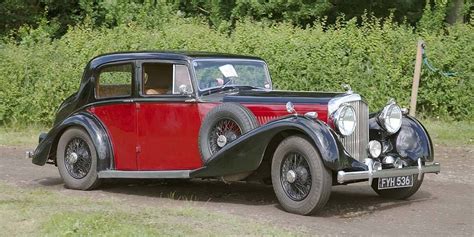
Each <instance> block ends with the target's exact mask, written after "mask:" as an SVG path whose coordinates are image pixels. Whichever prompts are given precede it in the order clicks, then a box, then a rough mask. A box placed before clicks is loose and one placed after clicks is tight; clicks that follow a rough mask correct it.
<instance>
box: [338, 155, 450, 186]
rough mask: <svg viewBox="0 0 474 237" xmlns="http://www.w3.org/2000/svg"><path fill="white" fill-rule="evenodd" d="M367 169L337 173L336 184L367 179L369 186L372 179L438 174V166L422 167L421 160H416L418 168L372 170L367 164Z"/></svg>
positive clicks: (434, 164)
mask: <svg viewBox="0 0 474 237" xmlns="http://www.w3.org/2000/svg"><path fill="white" fill-rule="evenodd" d="M367 166H368V167H369V170H368V171H354V172H345V171H339V172H337V182H338V183H340V184H343V183H346V182H349V181H354V180H364V179H368V180H369V184H372V179H374V178H384V177H396V176H405V175H412V174H418V179H420V178H421V174H424V173H436V174H437V173H439V172H440V170H441V169H440V167H441V166H440V164H439V163H437V162H436V163H433V164H430V165H422V163H421V159H418V166H411V167H405V168H399V169H397V168H392V169H385V170H373V169H372V164H371V163H369V164H367Z"/></svg>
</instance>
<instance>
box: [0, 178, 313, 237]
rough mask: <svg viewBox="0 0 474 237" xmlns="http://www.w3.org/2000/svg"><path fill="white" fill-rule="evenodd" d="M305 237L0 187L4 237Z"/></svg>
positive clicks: (238, 221)
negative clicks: (251, 236)
mask: <svg viewBox="0 0 474 237" xmlns="http://www.w3.org/2000/svg"><path fill="white" fill-rule="evenodd" d="M295 228H296V227H295ZM304 234H305V233H304V232H302V230H299V229H294V230H288V229H282V228H280V227H278V226H274V225H272V224H269V223H265V222H264V221H263V220H262V221H261V220H255V219H249V218H243V217H239V216H233V215H230V214H225V213H216V212H211V211H209V210H206V209H204V208H202V207H196V206H194V205H193V203H192V202H187V203H185V204H184V205H181V206H179V207H176V208H172V207H159V206H150V205H144V204H139V203H133V204H130V203H125V201H119V200H117V199H113V198H109V199H107V198H100V199H99V200H98V199H97V198H87V197H83V196H82V197H81V196H76V195H74V194H71V193H68V194H61V193H58V192H53V191H49V190H45V189H40V188H36V189H31V188H20V187H17V186H11V185H8V184H5V183H1V182H0V236H7V235H14V236H162V235H172V236H177V235H178V236H188V235H193V236H196V235H197V236H222V235H224V236H228V235H278V236H280V235H283V236H288V235H304Z"/></svg>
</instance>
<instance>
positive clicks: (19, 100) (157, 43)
mask: <svg viewBox="0 0 474 237" xmlns="http://www.w3.org/2000/svg"><path fill="white" fill-rule="evenodd" d="M414 32H415V31H414V29H413V28H411V27H408V26H403V25H402V26H400V25H397V24H393V23H390V21H387V22H385V23H383V24H382V23H380V22H379V21H369V20H365V22H364V23H363V25H362V26H357V24H356V23H355V21H349V22H347V23H345V24H337V25H336V26H333V27H329V28H327V27H325V26H324V24H320V25H315V26H314V27H312V28H308V29H301V28H297V27H293V26H292V25H289V24H276V25H266V24H263V23H255V22H250V21H248V22H240V23H238V24H237V25H236V28H235V30H234V31H233V32H232V33H231V34H227V33H221V32H220V31H218V30H213V29H210V28H209V27H208V26H207V24H206V23H204V22H201V21H199V20H196V19H184V18H179V17H173V18H172V20H170V21H166V22H151V23H147V24H144V23H141V24H138V23H134V22H131V23H128V24H121V25H119V26H117V27H114V28H112V29H107V28H98V29H94V28H93V27H90V26H89V25H88V24H83V25H82V26H78V27H74V28H70V29H69V30H68V32H67V33H66V34H65V35H64V36H63V37H62V38H60V39H57V40H52V41H51V40H50V38H49V36H48V34H47V27H45V26H40V27H39V28H38V29H34V30H29V31H28V33H26V34H24V36H23V38H22V41H21V42H20V43H18V42H14V41H13V40H5V42H4V43H3V44H1V45H0V58H1V60H0V83H1V87H0V99H1V100H0V124H30V123H41V124H49V123H50V122H51V121H52V119H53V116H54V114H55V110H56V108H57V107H58V106H59V104H60V103H61V102H62V100H63V99H64V98H65V97H67V96H68V95H69V94H71V93H73V92H74V91H76V90H77V88H78V86H79V82H80V78H81V75H82V70H83V68H84V66H85V65H86V63H87V62H88V60H90V59H91V58H92V57H94V56H96V55H98V54H102V53H107V52H113V51H124V50H165V49H166V50H169V49H178V50H205V51H216V52H230V53H238V54H248V55H256V56H260V57H262V58H264V59H265V60H266V61H267V62H268V64H269V67H270V70H271V75H272V77H273V80H274V84H275V85H276V87H277V88H278V89H288V90H305V91H308V90H320V91H341V87H340V85H341V84H342V83H348V84H350V85H351V86H352V88H353V90H354V91H356V92H357V93H360V94H362V95H363V96H365V97H366V98H367V99H368V101H369V103H370V108H371V110H372V111H373V110H376V109H378V108H380V107H381V106H383V105H384V104H385V102H386V101H387V100H388V99H389V98H390V97H394V98H395V99H396V100H397V101H398V102H399V103H401V104H402V105H403V106H407V105H408V104H409V97H410V91H411V81H412V76H413V69H414V58H415V53H416V43H417V40H418V39H419V38H423V39H424V40H425V42H426V44H427V53H428V55H429V58H430V60H431V63H432V64H433V65H435V66H436V67H438V68H441V69H443V70H451V71H455V72H457V73H458V74H457V76H456V77H444V76H442V75H440V74H438V73H433V72H430V71H428V70H427V69H426V67H424V68H423V75H422V81H421V85H420V92H419V100H418V101H419V104H418V108H419V111H420V112H421V113H422V114H424V115H427V116H430V117H442V118H448V119H456V120H473V111H474V107H473V104H474V103H473V102H474V101H473V99H472V93H473V81H474V80H473V75H474V68H473V66H474V43H473V42H474V29H473V25H468V24H459V25H455V26H452V27H449V28H447V29H446V30H445V31H443V32H441V31H440V32H428V33H427V32H421V33H414Z"/></svg>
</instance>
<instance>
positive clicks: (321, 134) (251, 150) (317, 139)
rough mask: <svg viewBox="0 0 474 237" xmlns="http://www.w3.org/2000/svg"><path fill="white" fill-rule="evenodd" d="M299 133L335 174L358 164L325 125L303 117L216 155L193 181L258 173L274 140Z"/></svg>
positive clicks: (274, 123) (292, 118)
mask: <svg viewBox="0 0 474 237" xmlns="http://www.w3.org/2000/svg"><path fill="white" fill-rule="evenodd" d="M285 131H298V132H299V133H302V134H304V135H306V136H307V137H308V139H309V140H310V141H311V142H312V143H313V144H314V145H315V147H316V148H317V149H318V151H319V153H320V155H321V158H322V160H323V163H324V165H325V166H326V167H328V168H329V169H331V170H334V171H336V170H341V169H345V168H351V167H352V166H353V165H352V164H353V163H354V160H353V159H352V158H350V157H349V155H347V153H346V152H345V151H344V149H343V148H342V145H341V144H340V142H339V140H338V139H337V138H336V135H335V134H334V132H333V131H332V130H331V129H330V128H329V127H328V126H327V125H326V124H325V123H323V122H321V121H315V120H310V119H308V118H305V117H302V116H290V117H286V118H282V119H279V120H275V121H272V122H269V123H267V124H265V125H263V126H261V127H258V128H256V129H254V130H252V131H250V132H248V133H246V134H244V135H242V136H241V137H239V138H238V139H237V140H235V141H233V142H232V143H230V144H228V145H227V146H225V147H223V148H222V149H221V150H220V151H218V152H217V153H215V154H214V155H213V156H212V157H211V158H210V161H209V162H208V163H207V164H205V166H204V167H203V168H201V169H198V170H196V171H193V172H191V174H190V175H191V177H215V176H225V175H231V174H237V173H243V172H249V171H254V170H256V169H257V168H258V167H259V166H260V164H261V163H262V160H263V156H264V153H265V150H266V149H267V146H268V145H269V143H270V142H271V140H272V139H273V138H274V137H275V136H276V135H277V134H279V133H281V132H285Z"/></svg>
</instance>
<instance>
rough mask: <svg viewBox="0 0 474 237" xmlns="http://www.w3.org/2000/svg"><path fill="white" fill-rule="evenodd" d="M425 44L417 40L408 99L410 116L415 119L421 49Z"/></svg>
mask: <svg viewBox="0 0 474 237" xmlns="http://www.w3.org/2000/svg"><path fill="white" fill-rule="evenodd" d="M424 44H425V42H423V40H418V46H417V48H416V62H415V72H414V74H413V84H412V87H411V99H410V115H411V116H413V117H415V115H416V98H417V96H418V85H419V84H420V76H421V64H422V60H423V58H422V57H423V48H424Z"/></svg>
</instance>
